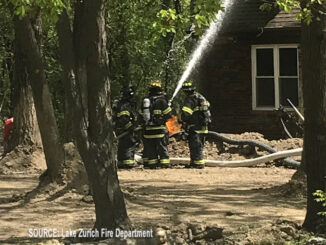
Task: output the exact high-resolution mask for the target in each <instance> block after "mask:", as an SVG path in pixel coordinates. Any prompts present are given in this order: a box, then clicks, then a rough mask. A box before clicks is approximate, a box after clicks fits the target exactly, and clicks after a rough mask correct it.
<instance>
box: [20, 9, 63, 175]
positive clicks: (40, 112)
mask: <svg viewBox="0 0 326 245" xmlns="http://www.w3.org/2000/svg"><path fill="white" fill-rule="evenodd" d="M14 24H15V31H16V37H17V40H18V41H19V42H20V45H21V47H22V50H23V52H24V56H25V57H26V61H27V69H28V74H29V78H30V82H31V87H32V91H33V98H34V102H35V109H36V116H37V121H38V124H39V127H40V133H41V138H42V143H43V147H44V154H45V159H46V164H47V176H48V177H49V178H50V180H54V179H56V178H58V177H59V173H60V170H61V167H62V166H63V163H64V151H63V146H62V144H61V143H60V140H59V133H58V127H57V124H56V120H55V116H54V110H53V105H52V101H51V94H50V91H49V87H48V84H47V81H46V77H45V73H44V67H43V63H42V54H41V51H40V49H39V46H38V43H39V42H38V41H37V37H38V33H37V34H36V33H35V31H34V29H33V27H32V24H31V21H30V19H29V18H28V17H27V16H25V17H23V18H22V19H19V18H18V17H15V18H14Z"/></svg>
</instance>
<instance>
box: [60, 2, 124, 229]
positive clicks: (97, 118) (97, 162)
mask: <svg viewBox="0 0 326 245" xmlns="http://www.w3.org/2000/svg"><path fill="white" fill-rule="evenodd" d="M83 8H86V9H87V11H88V15H87V22H86V26H84V28H85V29H84V30H86V32H87V35H84V36H83V39H82V40H79V42H85V43H82V44H81V43H79V44H78V45H82V46H84V47H87V50H86V53H85V55H86V57H87V59H85V60H87V62H86V63H85V65H86V75H87V92H88V94H87V101H88V103H87V107H88V108H87V111H88V113H87V114H88V116H87V117H86V113H84V103H83V102H82V97H83V95H82V91H81V89H80V86H79V84H80V83H81V81H80V80H83V79H84V78H85V76H84V74H82V73H80V72H78V71H80V66H79V65H80V62H79V61H78V62H77V61H76V60H75V57H78V56H79V55H76V54H74V53H73V51H75V52H76V51H78V50H79V49H78V48H76V47H73V45H74V44H76V41H73V36H76V34H75V35H73V34H72V32H71V30H70V23H69V19H68V16H67V14H66V13H65V12H63V13H62V15H61V16H60V18H59V22H58V25H57V30H58V36H59V45H60V50H61V52H60V53H61V60H62V65H63V71H64V77H65V79H67V81H69V82H70V85H69V88H70V89H71V90H70V91H71V97H72V100H71V101H70V103H72V109H73V116H74V119H75V121H76V122H78V123H79V124H77V123H76V125H75V126H74V135H75V137H76V142H77V147H78V150H79V152H80V155H81V157H82V159H83V161H84V163H85V167H86V171H87V174H88V178H89V180H90V182H91V186H92V190H93V198H94V202H95V213H96V222H95V225H94V228H109V229H112V228H115V227H124V228H126V227H129V225H130V221H129V219H128V215H127V211H126V206H125V202H124V197H123V193H122V191H121V189H120V185H119V180H118V176H117V169H116V165H115V149H114V144H113V139H114V137H113V131H112V122H111V117H112V115H111V109H110V103H109V101H110V86H109V79H108V63H107V60H108V57H107V53H106V33H105V19H104V14H105V10H104V1H103V0H89V1H84V3H83V6H81V5H79V8H78V9H76V11H84V9H83ZM76 11H75V15H76V16H78V17H77V18H79V17H80V13H78V12H76ZM75 18H76V17H75ZM79 20H80V21H81V22H83V23H85V22H84V21H85V20H81V19H79ZM76 25H77V26H78V23H76V19H75V25H74V26H76ZM78 31H79V30H78ZM77 36H78V35H77ZM84 51H85V50H84ZM84 51H83V52H84ZM75 71H77V72H75ZM80 76H82V77H80Z"/></svg>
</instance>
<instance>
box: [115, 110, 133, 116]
mask: <svg viewBox="0 0 326 245" xmlns="http://www.w3.org/2000/svg"><path fill="white" fill-rule="evenodd" d="M123 115H126V116H130V112H129V111H121V112H119V113H118V114H117V117H121V116H123Z"/></svg>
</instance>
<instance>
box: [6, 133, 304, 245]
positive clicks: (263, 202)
mask: <svg viewBox="0 0 326 245" xmlns="http://www.w3.org/2000/svg"><path fill="white" fill-rule="evenodd" d="M257 135H258V134H254V136H252V137H260V136H259V135H258V136H257ZM245 137H246V138H248V137H249V135H245ZM265 143H269V145H271V146H273V147H277V148H278V149H292V148H296V147H300V146H301V145H302V140H301V139H292V140H287V141H286V143H285V142H284V141H275V142H268V141H265ZM207 144H208V145H206V146H207V147H206V150H205V151H206V155H208V158H210V159H214V158H215V157H216V158H217V157H219V159H221V158H222V157H221V155H216V156H214V155H215V153H214V152H216V148H215V147H216V146H215V145H214V143H207ZM170 147H171V148H170V149H171V155H176V156H180V155H183V156H184V155H185V154H186V151H187V149H186V147H185V146H184V145H182V144H180V143H178V142H177V143H176V142H175V143H173V144H172V145H171V146H170ZM182 150H183V151H184V152H183V153H181V151H182ZM223 154H225V156H224V157H223V159H231V160H232V159H239V158H246V157H248V156H246V157H244V156H243V155H241V154H236V153H235V152H230V151H227V152H226V153H223ZM294 172H295V170H293V169H286V168H283V167H275V166H274V164H273V163H269V164H265V165H263V166H260V167H252V168H217V167H216V168H205V169H203V170H198V169H184V168H182V167H181V166H180V167H175V168H173V169H158V170H144V169H142V168H137V169H132V170H120V171H119V173H118V175H119V179H120V184H121V186H122V189H123V191H124V193H125V197H126V203H127V209H128V214H129V217H130V219H131V221H132V223H133V224H134V225H135V226H136V227H154V228H155V227H161V229H164V231H165V232H166V233H167V234H172V235H173V234H174V238H175V239H172V240H173V242H175V241H177V243H174V244H190V243H191V242H190V240H191V239H189V236H190V235H189V234H188V231H189V227H193V226H196V227H197V228H198V227H199V228H198V229H204V230H205V229H206V228H207V227H220V228H223V229H224V230H223V234H224V238H223V239H222V240H219V239H217V240H216V241H215V242H213V243H209V242H207V243H205V241H204V240H198V241H196V242H195V241H192V244H263V243H265V244H266V242H270V244H277V243H278V244H283V243H284V242H285V241H289V240H293V239H297V238H298V232H297V230H298V228H299V227H298V225H301V224H302V221H303V219H304V215H305V198H304V197H303V196H301V195H289V192H284V188H283V187H284V184H286V183H287V182H288V181H289V180H290V179H291V176H292V175H293V173H294ZM39 173H40V171H39V170H38V172H37V171H36V170H35V171H34V172H30V173H26V174H23V173H21V171H20V172H19V173H15V172H14V171H7V172H6V174H2V175H0V221H1V222H0V243H1V241H2V243H15V244H16V243H23V242H26V243H32V244H35V243H37V242H40V241H41V240H37V239H36V240H31V239H30V238H29V229H31V228H56V229H58V230H59V231H60V230H62V229H63V230H69V229H71V230H76V229H79V228H84V229H89V228H92V225H93V224H94V221H95V215H94V204H93V203H86V202H84V201H82V199H83V197H84V195H83V194H82V193H80V192H77V191H76V190H74V189H71V190H64V189H60V188H53V189H49V190H48V191H47V193H42V194H40V195H38V196H37V197H36V198H33V199H31V200H27V201H24V200H23V199H22V198H20V195H22V194H24V193H26V192H27V191H31V190H33V189H34V188H35V187H37V185H38V176H39ZM205 227H206V228H205ZM191 229H192V228H191ZM176 234H177V235H176ZM172 235H171V236H172ZM61 241H62V240H61V239H57V240H52V241H47V242H46V243H45V244H60V242H61ZM217 241H218V242H217ZM49 242H50V243H49ZM51 242H52V243H51ZM171 244H173V243H171Z"/></svg>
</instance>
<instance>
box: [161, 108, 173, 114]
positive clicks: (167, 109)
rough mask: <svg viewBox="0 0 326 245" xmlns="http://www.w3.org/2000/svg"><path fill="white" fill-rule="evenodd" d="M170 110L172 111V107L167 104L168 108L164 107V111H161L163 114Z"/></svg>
mask: <svg viewBox="0 0 326 245" xmlns="http://www.w3.org/2000/svg"><path fill="white" fill-rule="evenodd" d="M170 111H172V108H171V107H170V106H169V107H168V108H166V109H165V110H164V111H163V114H164V115H165V114H168V113H169V112H170Z"/></svg>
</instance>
